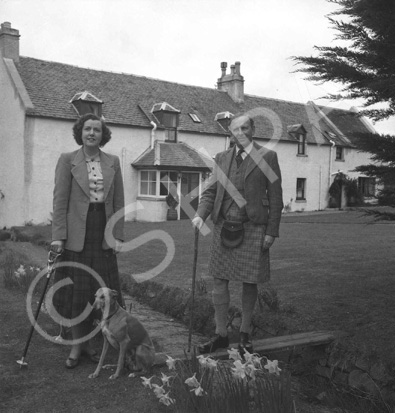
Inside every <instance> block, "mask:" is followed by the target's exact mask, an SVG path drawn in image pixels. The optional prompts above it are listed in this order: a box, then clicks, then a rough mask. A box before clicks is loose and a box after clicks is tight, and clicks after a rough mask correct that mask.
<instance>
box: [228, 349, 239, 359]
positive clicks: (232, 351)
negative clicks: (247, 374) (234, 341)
mask: <svg viewBox="0 0 395 413" xmlns="http://www.w3.org/2000/svg"><path fill="white" fill-rule="evenodd" d="M228 353H229V358H230V359H232V360H241V357H240V354H239V351H238V350H236V349H235V348H231V349H230V350H228Z"/></svg>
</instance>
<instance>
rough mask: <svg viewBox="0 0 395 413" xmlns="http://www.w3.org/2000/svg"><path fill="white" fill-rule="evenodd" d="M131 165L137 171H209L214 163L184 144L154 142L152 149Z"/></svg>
mask: <svg viewBox="0 0 395 413" xmlns="http://www.w3.org/2000/svg"><path fill="white" fill-rule="evenodd" d="M132 165H133V166H134V167H135V168H137V169H143V168H150V169H151V168H152V166H156V167H158V168H159V167H160V169H161V170H163V169H173V170H174V169H179V168H182V169H183V170H188V168H190V169H193V170H201V171H209V170H210V169H212V167H213V165H214V162H213V160H212V159H211V158H209V157H206V156H205V155H203V154H200V153H199V152H198V151H196V150H195V149H194V148H192V147H191V146H189V145H187V144H186V143H172V142H164V141H158V140H157V141H155V144H154V147H153V148H148V149H147V150H146V151H145V152H143V154H142V155H140V156H139V157H138V158H137V159H136V161H135V162H133V163H132Z"/></svg>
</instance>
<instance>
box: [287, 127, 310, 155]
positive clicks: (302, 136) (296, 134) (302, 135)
mask: <svg viewBox="0 0 395 413" xmlns="http://www.w3.org/2000/svg"><path fill="white" fill-rule="evenodd" d="M287 132H288V133H289V135H291V136H292V137H293V138H294V139H295V140H296V141H297V142H298V151H297V154H298V155H301V156H304V155H306V133H307V132H306V129H305V128H304V126H303V125H302V124H296V125H290V126H288V127H287Z"/></svg>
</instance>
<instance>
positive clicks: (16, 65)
mask: <svg viewBox="0 0 395 413" xmlns="http://www.w3.org/2000/svg"><path fill="white" fill-rule="evenodd" d="M19 37H20V35H19V31H18V30H16V29H14V28H12V27H11V24H10V23H8V22H5V23H2V24H1V28H0V53H1V58H0V84H1V95H2V99H1V101H0V131H1V136H0V139H1V141H0V143H1V151H0V173H1V179H0V227H3V226H7V227H9V226H12V225H23V224H26V223H28V222H31V223H37V224H38V223H48V222H49V220H50V219H51V211H52V191H53V181H54V170H55V165H56V162H57V159H58V158H59V155H60V153H61V152H67V151H73V150H75V149H77V146H76V143H75V142H74V139H73V137H72V133H71V129H72V125H73V123H74V122H75V120H76V118H77V117H78V116H79V115H80V114H83V113H86V112H94V113H97V114H99V115H102V116H104V118H105V119H106V122H107V124H108V126H109V127H110V129H111V130H112V139H111V141H110V142H109V143H108V144H107V145H106V147H105V149H104V150H106V151H108V152H110V153H113V154H115V155H118V156H119V158H120V160H121V167H122V172H123V179H124V187H125V198H126V204H127V205H128V214H127V217H126V219H127V220H138V221H152V222H157V221H163V220H166V219H167V210H168V206H167V204H166V196H167V194H168V193H169V190H170V191H171V192H174V195H177V197H178V199H179V200H180V202H179V205H178V207H177V217H178V219H183V218H188V217H190V216H191V213H193V210H194V209H195V208H196V205H197V202H198V199H199V195H200V193H201V191H202V188H203V185H204V182H205V180H206V179H207V178H208V176H209V174H210V170H211V168H212V158H213V156H215V154H216V153H217V152H219V151H223V150H225V149H227V148H228V147H229V145H230V144H231V142H230V137H229V133H228V131H227V124H228V122H229V117H230V116H231V114H235V113H238V112H245V111H249V112H250V113H251V114H252V115H253V116H254V119H255V126H256V136H255V139H256V141H257V142H258V143H259V144H261V145H266V146H268V147H270V148H272V149H274V150H276V151H277V153H278V158H279V162H280V166H281V170H282V177H283V190H284V204H285V210H286V211H312V210H322V209H325V208H327V206H328V201H329V196H328V188H329V186H330V185H331V183H332V182H333V179H334V177H335V176H336V173H337V172H338V171H342V172H343V173H346V174H347V175H349V176H350V177H357V178H359V181H360V186H361V187H362V188H363V189H364V190H365V193H366V195H373V192H374V186H372V185H371V184H372V182H371V181H370V180H369V178H367V177H363V176H358V175H357V174H355V173H353V172H350V171H351V170H353V169H354V168H355V167H356V166H357V165H361V164H366V163H368V161H369V159H368V155H367V154H364V153H360V152H358V151H357V150H356V148H355V142H353V139H354V138H353V136H352V135H353V133H354V132H366V131H369V130H372V127H371V126H370V125H369V124H368V123H367V122H366V121H365V120H364V119H363V118H360V117H358V116H357V114H356V113H355V112H354V111H346V110H340V109H333V108H327V107H322V106H317V105H315V104H314V103H313V102H308V103H306V104H304V103H295V102H288V101H284V100H278V99H272V98H266V97H260V96H253V95H248V94H245V93H244V78H243V76H242V75H241V71H240V63H239V62H236V63H235V64H234V65H232V66H231V67H230V73H227V64H226V63H221V76H220V78H219V79H218V82H217V88H215V89H211V88H205V87H198V86H191V85H184V84H178V83H174V82H167V81H164V80H159V79H152V78H148V77H144V76H136V75H131V74H125V73H117V72H105V71H100V70H92V69H87V68H81V67H77V66H72V65H67V64H63V63H56V62H50V61H43V60H38V59H34V58H30V57H23V56H20V55H19ZM114 69H116V68H114ZM343 202H344V201H343Z"/></svg>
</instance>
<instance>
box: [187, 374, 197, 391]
mask: <svg viewBox="0 0 395 413" xmlns="http://www.w3.org/2000/svg"><path fill="white" fill-rule="evenodd" d="M185 384H187V385H188V386H189V387H195V388H196V387H200V383H199V381H198V379H197V378H196V373H194V374H193V376H192V377H189V378H188V379H186V380H185Z"/></svg>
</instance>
